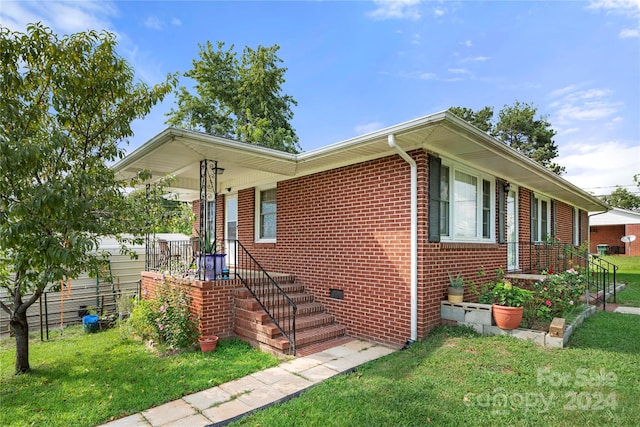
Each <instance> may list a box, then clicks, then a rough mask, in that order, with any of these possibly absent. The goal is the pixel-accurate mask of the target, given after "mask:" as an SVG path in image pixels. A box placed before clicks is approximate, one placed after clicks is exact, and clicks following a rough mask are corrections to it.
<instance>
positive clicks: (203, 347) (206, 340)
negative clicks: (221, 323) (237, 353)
mask: <svg viewBox="0 0 640 427" xmlns="http://www.w3.org/2000/svg"><path fill="white" fill-rule="evenodd" d="M198 342H199V343H200V351H202V352H203V353H206V352H208V351H214V350H215V349H216V346H217V345H218V337H217V336H215V335H203V336H201V337H200V338H198Z"/></svg>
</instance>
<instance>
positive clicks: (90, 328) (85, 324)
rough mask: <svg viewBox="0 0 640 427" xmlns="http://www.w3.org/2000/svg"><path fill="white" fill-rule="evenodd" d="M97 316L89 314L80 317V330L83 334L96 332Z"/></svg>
mask: <svg viewBox="0 0 640 427" xmlns="http://www.w3.org/2000/svg"><path fill="white" fill-rule="evenodd" d="M98 326H99V323H98V316H96V315H94V314H89V315H87V316H82V328H83V329H84V331H85V332H96V331H97V330H98Z"/></svg>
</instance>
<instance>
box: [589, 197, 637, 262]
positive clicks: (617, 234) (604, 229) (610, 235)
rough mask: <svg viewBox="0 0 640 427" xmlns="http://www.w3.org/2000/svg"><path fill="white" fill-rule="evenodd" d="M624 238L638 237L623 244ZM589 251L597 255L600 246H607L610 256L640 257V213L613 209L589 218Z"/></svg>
mask: <svg viewBox="0 0 640 427" xmlns="http://www.w3.org/2000/svg"><path fill="white" fill-rule="evenodd" d="M624 236H636V238H635V239H634V241H633V242H627V243H625V242H623V241H621V240H620V239H621V238H622V237H624ZM589 242H590V245H589V251H590V252H591V253H597V246H598V245H607V253H608V254H609V255H617V254H620V255H640V212H633V211H629V210H625V209H620V208H613V209H612V210H610V211H609V212H606V213H600V214H593V215H590V217H589Z"/></svg>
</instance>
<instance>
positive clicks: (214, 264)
mask: <svg viewBox="0 0 640 427" xmlns="http://www.w3.org/2000/svg"><path fill="white" fill-rule="evenodd" d="M202 248H203V250H204V254H202V255H200V263H199V266H200V268H201V269H204V278H205V280H215V279H216V277H217V276H219V275H221V274H222V270H224V268H225V256H226V255H225V254H224V253H221V252H224V244H223V243H222V242H218V241H216V240H212V239H208V238H206V237H205V239H204V241H203V245H202Z"/></svg>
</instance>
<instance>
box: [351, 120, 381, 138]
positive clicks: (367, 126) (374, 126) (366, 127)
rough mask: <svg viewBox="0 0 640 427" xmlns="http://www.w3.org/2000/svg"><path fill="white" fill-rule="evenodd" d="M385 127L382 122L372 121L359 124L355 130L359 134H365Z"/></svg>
mask: <svg viewBox="0 0 640 427" xmlns="http://www.w3.org/2000/svg"><path fill="white" fill-rule="evenodd" d="M383 127H384V123H381V122H371V123H364V124H361V125H357V126H356V127H355V128H354V130H355V131H356V133H357V134H358V135H364V134H367V133H370V132H374V131H377V130H379V129H382V128H383Z"/></svg>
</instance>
